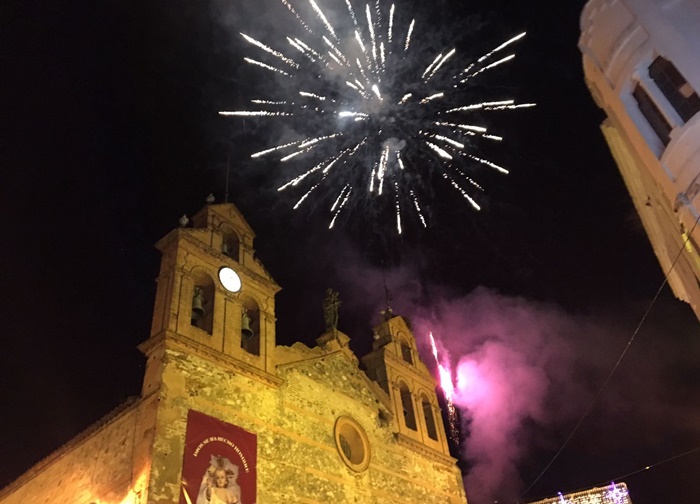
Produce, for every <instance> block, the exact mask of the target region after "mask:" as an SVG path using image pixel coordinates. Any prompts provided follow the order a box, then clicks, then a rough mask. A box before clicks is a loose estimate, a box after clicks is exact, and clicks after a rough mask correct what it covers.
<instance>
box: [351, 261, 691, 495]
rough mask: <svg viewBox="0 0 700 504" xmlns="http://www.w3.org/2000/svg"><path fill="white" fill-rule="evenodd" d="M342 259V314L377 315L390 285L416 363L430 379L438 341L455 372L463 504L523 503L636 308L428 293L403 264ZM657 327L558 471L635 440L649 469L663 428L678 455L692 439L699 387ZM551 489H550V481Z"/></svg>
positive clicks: (478, 292)
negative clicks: (572, 308) (687, 379)
mask: <svg viewBox="0 0 700 504" xmlns="http://www.w3.org/2000/svg"><path fill="white" fill-rule="evenodd" d="M343 253H345V254H348V256H347V257H344V260H343V261H342V264H343V270H342V274H341V275H340V277H341V278H340V280H341V285H340V286H339V287H340V289H339V290H341V296H343V299H344V306H345V307H346V308H347V309H349V311H350V312H352V313H355V314H363V313H364V314H367V316H369V314H370V313H373V314H374V316H375V317H376V316H378V311H379V309H381V308H383V307H384V306H385V303H386V300H385V298H384V288H383V285H384V283H385V282H386V284H387V285H388V286H389V287H390V289H391V292H392V294H393V300H392V301H391V304H392V307H393V309H394V313H396V314H400V315H403V316H406V317H408V318H409V319H410V320H411V321H412V325H413V332H414V335H415V336H416V340H417V342H418V345H419V350H420V353H421V357H422V360H423V361H424V362H425V363H426V364H428V366H429V367H433V370H434V376H435V377H436V378H438V375H439V373H438V370H437V366H436V365H435V360H434V357H433V355H432V349H431V346H430V342H429V334H430V332H432V333H433V334H434V336H435V339H436V346H437V350H438V352H439V358H440V362H441V363H442V364H443V366H444V367H445V368H446V369H448V370H451V371H450V372H451V376H452V380H453V382H454V385H455V391H454V396H453V399H454V404H455V406H456V407H457V408H458V409H459V411H460V415H461V419H462V425H461V430H462V439H463V443H462V446H461V456H460V458H461V459H462V460H465V461H466V462H467V467H466V470H465V488H466V491H467V497H468V499H469V503H470V504H487V503H488V504H491V503H493V502H494V501H498V502H516V501H520V500H522V499H520V494H521V493H522V491H523V490H524V488H525V487H526V486H527V485H529V484H530V483H531V482H532V478H534V476H535V475H537V474H539V471H541V470H542V469H543V468H544V464H545V463H546V462H547V461H548V460H549V459H547V460H544V459H543V454H549V455H546V456H550V457H551V455H552V454H554V453H555V452H556V451H557V450H558V449H559V448H560V446H561V443H562V442H563V441H564V439H566V437H567V435H568V434H569V433H570V432H571V428H572V427H573V425H574V424H575V423H576V422H577V421H578V420H579V419H580V417H581V415H582V414H583V413H584V411H585V410H586V409H587V408H588V406H589V405H590V404H591V400H592V398H593V397H594V395H595V394H596V392H597V391H598V389H599V387H600V386H601V384H602V383H603V381H604V379H605V377H606V376H607V374H608V372H609V371H610V370H611V369H612V366H613V365H614V363H615V361H616V360H617V358H618V356H619V354H620V352H621V351H622V349H623V348H624V346H625V344H626V342H627V339H628V338H629V337H630V335H631V331H632V330H633V329H634V326H635V324H636V320H637V319H636V317H637V316H638V315H639V313H642V312H643V309H644V306H633V305H628V306H625V307H622V309H620V308H621V307H618V308H617V309H616V310H614V311H608V312H604V313H601V312H597V313H595V314H585V315H584V314H574V313H571V312H567V311H565V310H563V309H562V308H560V307H559V306H557V305H556V304H555V303H545V302H540V301H533V300H529V299H526V298H523V297H513V296H506V295H502V294H500V293H498V292H496V291H494V290H491V289H488V288H483V287H481V288H477V289H475V290H474V291H473V292H471V293H469V294H466V295H464V294H460V293H456V292H455V291H454V290H450V289H447V288H444V287H441V286H438V285H434V284H431V285H428V284H427V281H426V279H425V278H423V277H419V276H418V275H416V274H415V270H416V268H415V267H413V266H412V265H411V264H407V263H404V264H405V265H404V266H402V267H399V268H394V269H392V270H389V271H386V272H384V273H382V271H381V270H379V269H376V268H371V267H367V266H366V265H365V264H363V261H359V260H355V259H356V258H354V257H353V255H352V253H349V252H347V251H345V252H341V253H340V254H339V255H340V256H343ZM407 262H408V263H410V262H411V261H407ZM343 284H344V285H343ZM375 320H376V318H375ZM661 321H662V322H661V325H660V326H659V327H654V326H653V324H647V326H648V328H647V331H651V333H652V334H647V335H646V337H645V339H644V340H643V341H640V342H638V343H636V344H635V345H634V346H633V348H632V351H631V352H630V353H629V354H628V355H627V356H626V358H625V360H624V361H623V365H622V366H621V367H620V369H619V370H618V371H617V372H616V374H615V376H614V379H613V380H612V382H611V383H610V384H609V386H608V387H607V388H606V390H605V392H604V394H603V395H602V396H601V397H600V399H599V401H598V402H597V404H596V407H595V409H594V411H593V414H592V416H591V417H590V418H588V419H587V420H586V421H585V422H584V424H583V427H582V429H581V430H580V431H579V432H578V433H577V435H576V436H575V437H574V439H573V440H572V443H570V444H569V446H568V447H567V450H566V452H565V453H564V455H563V457H561V458H560V460H559V461H558V462H557V464H555V465H562V464H564V463H565V460H562V459H565V458H566V457H567V456H573V457H574V458H575V457H577V456H584V457H598V458H597V460H604V459H608V458H609V454H610V453H612V452H614V451H615V450H618V451H620V452H624V451H625V450H629V449H630V448H631V447H634V448H635V449H637V447H639V445H640V442H642V441H643V442H644V443H646V445H648V448H647V450H649V451H648V453H649V455H648V457H649V460H654V459H655V458H656V455H654V453H656V452H655V451H654V450H661V451H660V452H661V453H667V452H668V450H669V448H668V444H667V437H666V434H667V433H668V425H674V426H675V427H674V429H675V432H676V433H677V438H678V440H677V444H678V446H685V444H684V443H686V442H687V441H683V440H692V439H694V438H697V436H698V435H700V433H698V429H697V426H698V422H697V418H698V412H697V408H693V407H691V406H690V405H691V404H694V403H692V402H689V401H688V398H689V397H690V395H689V394H692V393H693V391H694V390H696V389H694V388H692V387H690V386H682V385H681V384H682V383H683V382H682V381H681V382H679V381H678V380H679V379H680V378H678V377H674V375H678V373H679V370H680V369H686V370H689V369H692V368H693V366H694V365H695V364H693V362H694V361H693V355H694V353H693V352H694V350H693V351H689V348H690V347H688V346H687V345H688V343H687V341H686V340H683V339H682V338H679V339H678V341H674V340H673V339H669V338H668V337H667V336H666V334H668V331H669V328H668V327H667V326H666V325H665V323H663V318H662V319H661ZM358 339H359V340H360V341H361V338H358ZM688 341H694V340H688ZM684 345H685V346H684ZM698 346H700V345H695V346H694V347H692V348H693V349H697V347H698ZM696 353H697V352H696ZM639 369H643V370H644V372H643V373H639V372H638V371H639ZM679 385H681V386H679ZM669 391H674V392H673V393H669ZM664 443H666V444H664ZM601 457H603V458H601ZM552 469H553V470H555V469H556V467H553V468H552ZM629 469H637V467H636V465H635V466H634V467H629ZM620 470H621V469H620V468H615V470H614V472H615V474H613V473H611V472H610V467H608V468H607V469H606V468H605V467H600V470H599V471H596V470H595V469H594V470H592V471H591V474H593V473H595V474H597V475H595V476H591V475H589V476H588V478H590V479H591V481H590V484H591V485H593V484H597V483H599V482H600V481H605V480H606V478H614V477H617V476H619V473H618V471H620ZM625 470H626V469H625ZM551 472H552V471H549V473H551ZM549 473H548V475H547V476H546V477H545V478H544V479H543V481H544V480H546V479H547V478H550V477H551V474H549ZM524 474H526V475H527V476H526V477H527V478H528V481H526V482H523V481H522V477H523V475H524ZM555 479H556V477H555ZM541 483H542V482H541ZM552 484H557V482H556V481H552V480H551V479H550V480H549V481H548V485H549V486H551V485H552ZM577 484H580V482H579V483H577ZM557 488H558V489H561V488H560V487H557ZM577 488H578V487H577Z"/></svg>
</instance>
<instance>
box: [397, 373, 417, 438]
mask: <svg viewBox="0 0 700 504" xmlns="http://www.w3.org/2000/svg"><path fill="white" fill-rule="evenodd" d="M399 393H400V394H401V407H402V408H403V416H404V420H405V422H406V427H408V428H409V429H411V430H414V431H415V430H418V427H417V424H416V412H415V410H414V409H413V397H412V396H411V391H410V389H409V388H408V385H406V384H405V383H401V384H400V385H399Z"/></svg>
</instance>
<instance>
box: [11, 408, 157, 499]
mask: <svg viewBox="0 0 700 504" xmlns="http://www.w3.org/2000/svg"><path fill="white" fill-rule="evenodd" d="M145 409H146V402H144V401H140V400H138V401H131V402H130V403H128V404H125V405H123V406H122V407H121V408H119V409H117V410H115V412H113V413H111V414H110V415H108V416H107V417H105V419H103V420H101V421H100V422H98V423H97V424H95V425H94V426H92V427H91V428H88V429H87V430H86V431H84V432H83V433H82V434H81V435H79V436H78V437H77V438H75V439H73V440H72V441H71V442H69V443H68V444H67V445H65V446H64V447H62V448H61V449H59V450H57V451H56V452H55V453H53V454H52V455H50V456H49V457H47V458H46V459H44V460H43V461H41V462H39V463H38V464H37V465H36V466H34V467H33V468H31V469H30V470H29V471H27V472H26V473H25V474H24V475H22V476H21V477H20V478H19V479H17V480H16V481H15V482H13V483H12V484H10V485H9V486H8V487H6V488H5V489H3V490H2V492H0V503H2V504H44V503H47V504H107V503H109V504H140V503H141V502H145V500H144V499H145V487H146V482H147V481H146V480H147V469H148V463H147V459H148V456H147V455H146V456H145V457H144V456H143V453H142V451H143V446H144V442H145V443H146V445H148V444H150V443H149V442H148V439H147V437H148V432H144V430H143V425H144V424H143V420H144V415H143V413H144V411H145ZM144 434H145V436H144Z"/></svg>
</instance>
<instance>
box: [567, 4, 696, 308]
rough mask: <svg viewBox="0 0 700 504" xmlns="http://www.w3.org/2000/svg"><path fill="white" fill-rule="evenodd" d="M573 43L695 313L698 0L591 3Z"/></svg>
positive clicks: (662, 252)
mask: <svg viewBox="0 0 700 504" xmlns="http://www.w3.org/2000/svg"><path fill="white" fill-rule="evenodd" d="M579 48H580V50H581V52H582V53H583V68H584V73H585V76H586V82H587V84H588V87H589V88H590V90H591V93H592V94H593V97H594V99H595V101H596V103H597V104H598V105H599V106H600V107H601V108H602V109H603V110H604V111H605V113H606V114H607V119H606V120H605V121H604V122H603V124H602V130H603V134H604V135H605V138H606V140H607V142H608V145H609V146H610V150H611V151H612V154H613V156H614V158H615V161H616V162H617V164H618V166H619V168H620V172H621V173H622V176H623V178H624V180H625V183H626V184H627V188H628V190H629V192H630V194H631V195H632V199H633V201H634V204H635V206H636V208H637V212H638V213H639V215H640V217H641V220H642V222H643V223H644V227H645V229H646V232H647V234H648V235H649V240H650V241H651V244H652V246H653V247H654V251H655V253H656V256H657V258H658V260H659V262H660V263H661V267H662V268H663V270H664V273H668V272H669V271H670V274H669V283H670V285H671V287H672V289H673V291H674V293H675V294H676V296H677V297H678V298H680V299H682V300H684V301H686V302H688V303H690V305H691V306H692V307H693V310H694V311H695V314H696V315H697V316H698V318H700V280H698V279H700V257H699V256H698V252H699V251H700V248H699V247H698V245H699V244H700V224H698V219H699V218H700V213H699V212H698V211H699V210H700V114H698V112H700V97H699V96H698V91H700V0H590V1H589V2H588V3H587V5H586V6H585V8H584V10H583V14H582V16H581V39H580V41H579Z"/></svg>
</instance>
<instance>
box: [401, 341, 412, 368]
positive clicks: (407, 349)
mask: <svg viewBox="0 0 700 504" xmlns="http://www.w3.org/2000/svg"><path fill="white" fill-rule="evenodd" d="M399 345H401V357H402V358H403V360H404V361H406V362H408V363H409V364H413V354H412V353H411V345H409V344H408V341H406V339H405V338H399Z"/></svg>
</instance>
